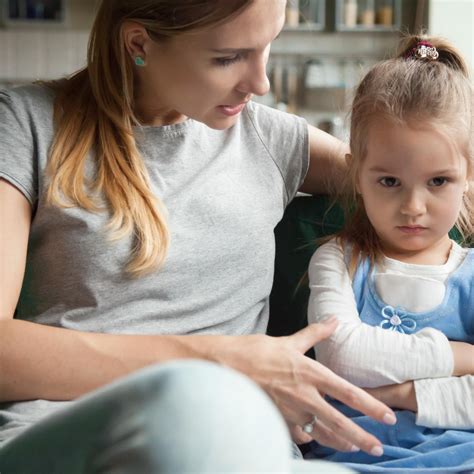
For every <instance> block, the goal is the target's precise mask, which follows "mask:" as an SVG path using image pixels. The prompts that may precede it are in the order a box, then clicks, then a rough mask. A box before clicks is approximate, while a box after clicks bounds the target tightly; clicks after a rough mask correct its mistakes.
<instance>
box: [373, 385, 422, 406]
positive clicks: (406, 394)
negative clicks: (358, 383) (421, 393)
mask: <svg viewBox="0 0 474 474" xmlns="http://www.w3.org/2000/svg"><path fill="white" fill-rule="evenodd" d="M366 392H367V393H369V394H370V395H372V396H373V397H374V398H376V399H377V400H380V401H381V402H382V403H385V404H386V405H388V406H389V407H392V408H399V409H401V410H410V411H413V412H417V411H418V403H417V401H416V392H415V384H414V383H413V382H412V381H411V380H409V381H408V382H404V383H400V384H394V385H385V386H384V387H377V388H367V389H366Z"/></svg>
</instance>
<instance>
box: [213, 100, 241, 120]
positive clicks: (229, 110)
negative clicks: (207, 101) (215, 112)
mask: <svg viewBox="0 0 474 474" xmlns="http://www.w3.org/2000/svg"><path fill="white" fill-rule="evenodd" d="M245 104H246V102H242V103H241V104H238V105H219V106H218V107H217V108H218V109H219V110H220V111H221V112H222V113H223V114H224V115H227V116H228V117H232V116H233V115H237V114H239V113H240V112H242V110H243V108H244V107H245Z"/></svg>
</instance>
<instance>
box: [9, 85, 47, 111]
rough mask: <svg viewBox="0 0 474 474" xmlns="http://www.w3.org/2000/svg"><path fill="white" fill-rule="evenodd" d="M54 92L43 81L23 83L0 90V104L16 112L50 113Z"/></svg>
mask: <svg viewBox="0 0 474 474" xmlns="http://www.w3.org/2000/svg"><path fill="white" fill-rule="evenodd" d="M54 97H55V93H54V91H53V89H52V88H51V87H49V86H48V85H47V84H45V83H33V84H25V85H21V86H16V87H10V88H7V89H2V90H0V104H3V105H5V106H8V107H9V108H11V109H14V110H15V111H17V112H19V113H20V112H21V111H25V112H27V113H28V114H31V113H36V114H38V113H42V112H43V113H48V114H51V111H52V107H53V104H54Z"/></svg>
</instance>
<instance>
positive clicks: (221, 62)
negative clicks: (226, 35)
mask: <svg viewBox="0 0 474 474" xmlns="http://www.w3.org/2000/svg"><path fill="white" fill-rule="evenodd" d="M241 59H242V57H241V55H240V54H236V55H235V56H231V57H228V58H216V59H215V61H216V63H217V64H218V65H219V66H224V67H225V66H230V65H231V64H234V63H236V62H238V61H240V60H241Z"/></svg>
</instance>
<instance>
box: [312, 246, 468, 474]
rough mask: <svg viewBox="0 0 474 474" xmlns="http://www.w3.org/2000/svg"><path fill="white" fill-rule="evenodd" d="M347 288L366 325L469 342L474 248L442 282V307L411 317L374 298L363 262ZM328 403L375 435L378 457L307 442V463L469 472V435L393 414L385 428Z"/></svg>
mask: <svg viewBox="0 0 474 474" xmlns="http://www.w3.org/2000/svg"><path fill="white" fill-rule="evenodd" d="M352 288H353V291H354V295H355V298H356V302H357V309H358V311H359V315H360V318H361V320H362V321H363V322H365V323H366V324H370V325H371V326H379V327H381V328H382V329H384V330H387V331H399V332H403V333H407V334H411V333H415V332H417V331H419V330H421V329H423V328H426V327H431V328H435V329H438V330H439V331H441V332H443V333H444V334H445V335H446V336H447V337H448V339H450V340H456V341H464V342H469V343H471V344H473V343H474V249H473V250H469V252H468V254H467V255H466V258H465V259H464V261H463V263H462V264H461V265H460V266H459V267H458V268H457V269H456V270H455V271H454V272H453V273H452V274H451V275H450V277H449V278H448V280H447V281H446V293H445V297H444V300H443V301H442V303H441V304H440V305H438V306H437V307H436V308H433V309H432V310H429V311H426V312H421V313H412V312H409V311H406V310H405V309H403V307H401V306H400V307H396V308H394V307H392V306H389V305H387V304H386V303H384V302H383V301H382V300H381V298H380V297H379V295H378V294H377V291H376V288H375V282H374V277H373V272H371V271H370V265H369V262H368V260H365V261H363V262H361V263H360V264H359V266H358V268H357V270H356V273H355V275H354V279H353V284H352ZM400 363H401V364H403V360H401V361H400ZM332 403H333V405H334V406H335V407H336V408H338V409H339V410H340V411H342V412H343V413H344V414H346V415H347V416H349V417H350V418H352V420H353V421H354V422H356V423H357V424H358V425H360V426H361V427H363V428H364V429H365V430H367V431H369V432H370V433H373V434H374V435H375V436H377V438H379V439H380V440H381V442H382V443H383V445H384V455H383V456H382V457H373V456H370V455H368V454H365V453H363V452H358V453H342V452H336V451H334V450H332V449H328V448H325V447H323V446H319V445H318V444H316V443H312V444H311V451H310V453H308V454H307V455H306V456H305V457H307V458H319V459H321V458H322V459H326V460H330V461H336V462H341V463H344V464H345V465H346V466H348V467H351V468H353V469H355V470H356V471H358V472H399V473H409V472H417V473H418V472H443V473H448V472H457V473H459V472H474V430H458V429H433V428H427V427H424V426H419V425H416V423H415V421H416V415H415V414H414V413H412V412H411V411H406V410H398V411H396V415H397V419H398V422H397V424H396V425H394V426H388V425H383V424H381V423H378V422H377V421H375V420H373V419H371V418H369V417H367V416H364V415H362V414H361V413H360V412H357V411H355V410H353V409H351V408H349V407H346V406H344V405H342V404H341V403H339V402H337V401H332ZM472 409H473V410H474V407H472Z"/></svg>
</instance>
